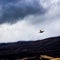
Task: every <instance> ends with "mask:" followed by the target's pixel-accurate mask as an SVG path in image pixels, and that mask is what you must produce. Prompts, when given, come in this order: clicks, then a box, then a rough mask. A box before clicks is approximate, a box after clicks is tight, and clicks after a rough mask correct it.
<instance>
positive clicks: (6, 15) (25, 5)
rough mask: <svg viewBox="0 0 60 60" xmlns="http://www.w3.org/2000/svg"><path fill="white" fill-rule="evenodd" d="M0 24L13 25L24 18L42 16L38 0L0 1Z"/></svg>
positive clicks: (42, 11)
mask: <svg viewBox="0 0 60 60" xmlns="http://www.w3.org/2000/svg"><path fill="white" fill-rule="evenodd" d="M0 12H1V14H0V24H2V23H6V22H9V23H14V22H16V21H17V20H20V19H23V18H24V17H25V16H28V15H34V14H43V13H44V12H45V9H44V8H43V7H42V6H41V5H40V4H39V0H0Z"/></svg>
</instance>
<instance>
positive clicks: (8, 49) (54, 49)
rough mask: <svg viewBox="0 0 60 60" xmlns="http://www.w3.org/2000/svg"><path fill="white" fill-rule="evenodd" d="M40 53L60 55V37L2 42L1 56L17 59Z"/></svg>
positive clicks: (0, 45)
mask: <svg viewBox="0 0 60 60" xmlns="http://www.w3.org/2000/svg"><path fill="white" fill-rule="evenodd" d="M40 55H49V56H53V57H60V37H52V38H47V39H43V40H38V41H19V42H14V43H1V44H0V58H4V59H5V58H9V59H10V58H12V59H15V58H23V57H33V56H35V57H36V56H38V57H39V56H40ZM36 58H37V57H36Z"/></svg>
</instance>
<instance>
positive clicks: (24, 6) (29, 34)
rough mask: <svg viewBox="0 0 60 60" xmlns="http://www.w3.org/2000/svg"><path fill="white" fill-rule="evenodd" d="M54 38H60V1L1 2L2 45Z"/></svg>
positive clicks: (0, 36) (15, 0)
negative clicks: (41, 31) (40, 31)
mask: <svg viewBox="0 0 60 60" xmlns="http://www.w3.org/2000/svg"><path fill="white" fill-rule="evenodd" d="M40 29H42V30H44V31H45V32H44V33H42V34H41V33H39V30H40ZM54 36H60V0H0V43H1V42H15V41H29V40H33V41H35V40H39V39H45V38H48V37H54Z"/></svg>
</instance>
